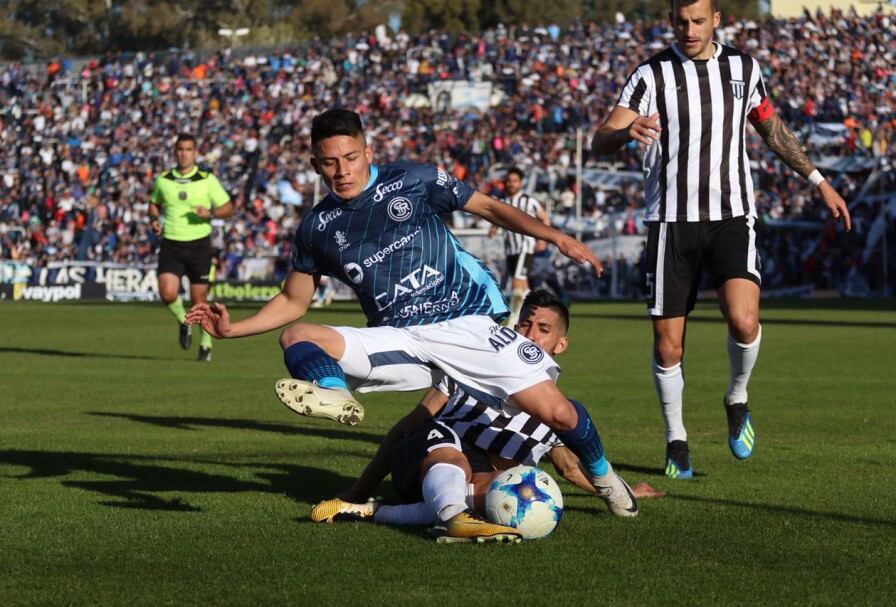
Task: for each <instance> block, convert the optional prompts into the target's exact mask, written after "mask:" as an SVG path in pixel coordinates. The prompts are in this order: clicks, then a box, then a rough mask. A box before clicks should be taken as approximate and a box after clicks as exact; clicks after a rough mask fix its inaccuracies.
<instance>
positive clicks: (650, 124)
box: [591, 105, 661, 155]
mask: <svg viewBox="0 0 896 607" xmlns="http://www.w3.org/2000/svg"><path fill="white" fill-rule="evenodd" d="M659 119H660V115H659V114H658V113H657V114H653V115H652V116H641V115H640V114H639V113H638V112H635V111H634V110H630V109H628V108H627V107H622V106H621V105H617V106H616V107H614V108H613V111H612V112H610V115H609V116H607V119H606V120H605V121H604V123H603V124H602V125H600V128H599V129H597V133H595V135H594V139H592V140H591V151H592V152H593V153H594V154H598V155H606V154H613V153H614V152H616V151H617V150H618V149H619V148H621V147H622V146H624V145H626V144H627V143H628V142H629V141H631V140H633V139H634V140H635V141H637V142H638V143H643V144H644V145H650V144H652V143H653V142H654V141H656V139H657V138H658V137H659V136H660V130H661V129H660V122H659Z"/></svg>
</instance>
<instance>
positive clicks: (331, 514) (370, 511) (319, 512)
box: [311, 497, 380, 523]
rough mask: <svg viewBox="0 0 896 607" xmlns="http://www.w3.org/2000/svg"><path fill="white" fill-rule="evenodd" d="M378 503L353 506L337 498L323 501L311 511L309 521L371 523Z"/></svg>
mask: <svg viewBox="0 0 896 607" xmlns="http://www.w3.org/2000/svg"><path fill="white" fill-rule="evenodd" d="M379 505H380V504H379V502H376V501H373V500H371V501H369V502H367V503H366V504H353V503H351V502H346V501H343V500H341V499H339V498H338V497H334V498H333V499H328V500H324V501H322V502H321V503H319V504H318V505H316V506H315V507H314V508H312V509H311V520H312V521H314V522H315V523H335V522H341V521H372V520H373V515H374V514H375V513H376V509H377V508H379Z"/></svg>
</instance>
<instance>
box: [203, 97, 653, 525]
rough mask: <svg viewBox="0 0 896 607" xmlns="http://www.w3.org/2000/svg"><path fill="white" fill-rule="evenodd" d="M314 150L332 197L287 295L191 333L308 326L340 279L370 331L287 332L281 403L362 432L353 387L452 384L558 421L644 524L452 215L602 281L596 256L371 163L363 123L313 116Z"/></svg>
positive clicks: (540, 228) (311, 228)
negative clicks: (320, 298)
mask: <svg viewBox="0 0 896 607" xmlns="http://www.w3.org/2000/svg"><path fill="white" fill-rule="evenodd" d="M311 146H312V154H313V158H312V164H313V166H314V168H315V170H316V171H317V172H318V174H320V176H321V177H322V179H323V180H324V182H325V183H326V185H327V186H328V187H329V188H330V190H331V193H330V194H329V195H328V196H327V197H326V198H324V200H322V201H321V202H320V203H319V204H318V205H317V206H315V207H314V208H313V209H312V210H311V211H309V212H308V213H307V214H306V215H305V217H304V218H303V220H302V223H301V224H300V225H299V228H298V231H297V234H296V239H295V243H294V247H293V255H292V270H291V271H290V274H289V276H288V277H287V279H286V281H285V283H284V286H283V290H282V291H281V292H280V293H279V294H278V295H277V296H275V297H274V298H273V299H271V300H270V301H269V302H268V303H267V304H265V305H264V306H263V307H262V308H261V309H260V310H259V311H258V312H256V313H255V314H253V315H251V316H249V317H248V318H244V319H242V320H239V321H236V322H233V323H231V322H230V317H229V315H228V313H227V310H226V308H225V307H224V306H222V305H220V304H213V305H208V304H200V305H197V306H194V307H193V309H192V310H191V311H190V314H189V316H188V319H189V322H191V323H199V324H201V325H202V327H203V328H204V329H206V330H207V331H209V332H210V333H211V334H212V335H214V336H215V337H218V338H221V337H241V336H247V335H255V334H259V333H264V332H266V331H270V330H273V329H276V328H279V327H282V326H283V325H285V324H288V323H291V322H293V321H295V320H298V319H300V318H302V317H303V316H304V315H305V313H306V312H307V310H308V307H309V305H310V302H311V297H312V295H313V293H314V289H315V285H316V284H317V281H318V280H319V277H320V275H321V274H327V275H330V276H334V277H336V278H338V279H339V280H341V281H343V282H344V283H345V284H346V285H348V286H349V287H350V288H352V289H353V290H354V292H355V294H356V295H357V297H358V299H359V301H360V302H361V306H362V308H363V310H364V313H365V315H366V316H367V322H368V325H369V326H368V327H367V328H362V329H359V328H355V327H326V326H321V325H310V324H306V323H299V324H297V325H293V326H291V327H289V328H288V329H286V330H285V331H284V332H283V333H282V335H281V338H280V343H281V346H282V347H283V348H284V357H285V359H286V366H287V368H288V369H289V370H290V374H291V375H292V376H293V377H294V378H296V379H295V380H289V381H288V382H287V385H285V386H284V387H283V391H282V392H283V393H282V394H281V399H282V400H283V401H284V402H285V403H287V404H289V405H290V406H291V408H293V409H294V410H296V411H299V412H303V413H307V412H309V411H310V412H315V411H316V412H317V413H318V414H320V415H325V416H326V415H328V416H330V417H331V418H335V419H337V420H338V421H342V422H344V423H357V422H358V421H360V419H361V416H362V415H363V409H362V408H361V405H360V403H358V402H357V401H356V400H355V399H354V398H353V397H352V395H351V393H350V392H349V389H348V383H347V379H348V381H351V382H352V385H353V386H354V387H356V388H357V389H358V390H360V391H362V392H363V391H369V390H384V391H389V390H393V391H394V390H398V391H409V390H419V389H424V388H432V386H434V385H436V384H437V383H438V382H439V381H441V379H442V377H444V376H446V375H447V376H449V377H452V378H453V379H454V380H455V381H456V382H458V383H459V384H460V385H462V386H463V388H464V390H465V391H467V392H469V393H470V394H475V395H476V398H477V399H479V400H481V401H486V402H489V403H490V404H491V405H492V406H495V407H503V406H504V405H505V403H507V404H510V405H512V406H514V407H517V408H519V409H522V410H524V411H527V412H529V413H530V414H532V415H533V416H534V417H536V418H538V419H539V420H541V421H543V422H544V423H546V424H547V425H548V426H550V427H551V429H553V430H554V431H555V432H557V433H558V435H559V436H560V438H561V439H562V440H563V443H564V444H565V445H566V446H567V447H569V448H570V449H572V450H573V451H574V452H575V453H576V455H577V456H578V457H579V459H580V460H582V462H583V465H584V467H585V468H586V469H587V471H588V478H589V481H590V482H591V484H592V485H594V487H595V488H596V489H597V491H598V493H599V494H602V495H604V496H605V497H606V499H610V500H614V501H615V502H616V503H617V506H616V508H617V509H618V510H619V511H620V512H621V511H623V510H624V511H626V512H627V513H628V514H627V516H635V515H636V514H637V512H638V507H637V502H636V500H635V499H634V497H633V496H632V495H631V492H630V491H629V488H628V486H627V485H625V482H624V481H623V480H622V479H621V478H619V476H618V475H617V474H616V473H615V472H613V470H612V469H611V468H610V467H609V465H608V463H607V462H606V458H604V457H603V449H602V447H601V445H600V441H599V439H598V437H597V433H596V432H595V431H594V424H593V423H592V422H591V418H590V416H589V414H588V411H587V409H585V408H584V407H582V406H581V405H578V404H576V403H573V402H571V401H570V400H568V399H567V398H566V397H564V396H563V394H562V393H561V392H560V390H558V388H557V386H556V384H554V382H553V377H554V376H555V375H556V373H557V371H558V367H557V365H556V363H554V361H553V359H551V357H550V356H549V355H546V354H545V353H544V351H543V350H541V348H539V347H538V346H537V345H535V344H533V343H532V342H530V341H529V340H527V339H525V338H523V337H521V336H520V335H519V334H517V333H516V332H514V331H512V330H510V329H507V328H505V327H501V326H500V325H499V324H498V323H499V322H500V321H501V320H503V319H504V318H506V316H507V313H508V308H507V304H506V302H505V301H504V297H503V295H502V294H501V291H500V289H499V288H498V285H497V283H496V282H495V279H494V277H493V276H492V275H491V272H490V271H489V270H488V267H487V266H486V265H485V264H484V263H483V262H482V261H481V260H479V259H477V258H476V257H474V256H473V255H471V254H470V253H469V252H467V251H466V250H464V249H463V247H461V245H460V243H459V242H458V241H457V239H456V238H455V237H454V235H453V234H452V233H451V231H450V230H449V229H448V228H447V227H446V226H445V224H444V222H443V221H442V219H441V216H442V215H443V214H445V213H448V212H453V211H456V210H461V209H463V210H465V211H467V212H470V213H474V214H476V215H478V216H480V217H482V218H483V219H486V220H487V221H490V222H491V223H494V224H496V225H499V226H501V227H504V228H507V229H511V230H514V231H517V232H521V233H525V234H529V235H531V236H534V237H536V238H541V239H543V240H546V241H548V242H551V243H553V244H554V245H556V246H557V247H558V248H559V249H560V251H561V252H563V253H564V254H565V255H567V256H568V257H570V258H571V259H573V260H574V261H577V262H579V263H588V264H591V266H592V267H593V268H594V270H595V272H596V273H597V274H600V273H601V270H602V267H601V264H600V262H599V261H598V260H597V258H596V257H595V256H594V253H592V251H591V249H590V248H588V247H587V246H586V245H584V244H582V243H581V242H579V241H577V240H576V239H574V238H572V237H570V236H568V235H566V234H563V233H562V232H560V231H558V230H555V229H554V228H551V227H550V226H546V225H544V224H543V223H541V222H539V221H537V220H536V219H534V218H532V217H530V216H529V215H526V214H525V213H523V212H521V211H520V210H518V209H515V208H513V207H512V206H510V205H507V204H504V203H502V202H499V201H497V200H494V199H492V198H490V197H488V196H486V195H485V194H482V193H480V192H476V191H474V190H473V189H472V188H470V187H469V186H468V185H466V184H464V183H463V182H461V181H458V180H457V179H455V178H454V177H452V176H451V175H448V174H447V173H445V172H444V171H442V170H440V169H438V168H437V167H435V166H433V165H430V164H416V163H409V162H394V163H389V164H385V165H381V166H377V165H373V164H371V161H372V158H373V150H372V149H371V147H370V146H368V145H367V140H366V136H365V134H364V128H363V125H362V124H361V119H360V116H358V115H357V114H356V113H354V112H349V111H346V110H329V111H326V112H324V113H323V114H321V115H319V116H317V117H315V118H314V120H313V121H312V125H311ZM434 394H438V391H436V390H435V389H431V390H430V391H429V392H428V395H427V398H430V397H433V395H434ZM328 412H329V413H328Z"/></svg>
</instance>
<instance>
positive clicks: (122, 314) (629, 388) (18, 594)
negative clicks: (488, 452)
mask: <svg viewBox="0 0 896 607" xmlns="http://www.w3.org/2000/svg"><path fill="white" fill-rule="evenodd" d="M249 312H250V308H240V309H237V310H236V311H235V315H236V316H241V315H245V314H248V313H249ZM572 312H573V320H572V339H571V348H570V350H569V351H568V352H567V353H566V354H564V355H563V356H562V357H560V359H559V360H560V362H561V363H562V364H563V368H564V373H563V378H562V380H561V387H563V388H564V391H565V392H566V393H567V394H569V395H570V396H574V397H576V398H578V399H580V400H583V401H584V402H585V403H587V404H588V406H589V408H590V410H591V412H592V415H593V417H594V418H595V421H596V422H597V424H598V426H599V428H600V431H601V434H602V437H603V439H604V443H605V445H606V447H607V450H608V455H609V457H610V459H611V461H613V462H614V465H615V466H616V468H617V469H618V470H619V471H620V472H622V473H623V475H624V476H625V477H626V479H627V480H628V481H629V482H630V483H635V482H640V481H648V482H650V483H651V484H653V485H654V486H655V487H657V488H660V489H663V490H666V491H668V492H669V496H668V497H667V498H664V499H660V500H652V501H647V500H644V501H642V502H641V515H640V516H639V517H638V518H636V519H630V520H621V519H616V518H614V517H613V516H611V515H610V514H609V513H608V511H607V510H606V508H605V507H604V505H603V503H600V502H598V501H597V500H596V499H594V498H591V497H588V496H587V495H585V494H584V493H581V492H578V491H576V490H573V488H572V487H571V486H570V485H567V484H562V485H561V486H562V487H563V489H564V492H565V495H566V502H567V508H566V512H565V515H564V518H563V521H562V522H561V524H560V526H559V528H558V529H557V531H556V533H555V534H554V535H553V536H551V537H550V538H548V539H547V540H545V541H541V542H529V543H524V544H521V545H517V546H497V545H496V546H488V545H486V546H471V545H453V546H440V545H436V544H435V543H434V542H433V541H432V540H431V539H429V537H428V536H427V535H426V533H425V532H424V531H419V530H399V529H394V528H385V527H377V526H374V525H367V524H354V523H352V524H343V525H335V526H329V525H315V524H312V523H311V522H309V520H308V514H309V511H310V508H311V505H312V504H314V503H316V502H317V501H319V500H321V499H323V498H326V497H330V496H331V495H332V494H334V493H336V492H337V491H339V490H341V489H343V488H345V487H346V486H347V485H348V484H349V482H350V481H351V479H352V478H353V476H354V475H355V474H357V473H358V472H360V470H361V468H362V466H363V465H364V464H365V462H366V460H367V458H369V457H370V455H371V454H372V453H373V451H374V449H375V447H376V445H377V443H378V440H379V438H380V437H381V436H382V435H383V434H384V433H385V432H386V430H387V429H388V427H389V426H390V425H391V424H392V423H393V422H394V421H396V420H397V419H398V418H399V417H400V416H401V415H402V414H403V413H404V412H406V411H407V410H409V409H410V408H411V407H412V406H413V404H414V403H415V398H416V395H414V394H375V395H365V397H364V398H363V401H364V402H365V405H366V408H367V419H366V420H365V421H364V423H363V424H362V425H360V426H358V427H356V428H349V427H345V426H339V425H336V424H333V423H329V422H326V421H324V420H315V419H307V418H300V417H298V416H296V415H294V414H292V413H291V412H290V411H289V410H287V409H286V408H285V407H283V406H282V405H280V404H279V403H278V401H277V399H276V397H275V396H274V393H273V382H274V381H275V380H276V379H277V378H279V377H281V376H282V374H283V367H282V361H281V355H280V349H279V347H278V345H277V335H276V334H270V335H266V336H260V337H254V338H249V339H243V340H237V341H232V342H224V343H218V344H216V348H215V351H214V362H213V363H212V364H210V365H205V364H201V363H197V362H195V361H194V357H195V341H196V340H194V349H193V351H191V352H183V351H181V350H180V348H179V347H178V345H177V335H176V331H177V330H176V327H175V325H174V323H173V322H172V321H171V319H170V317H169V316H168V315H167V313H166V312H165V311H164V309H163V308H162V307H161V306H160V305H154V306H150V305H141V304H134V305H124V304H118V305H104V304H95V305H62V304H56V305H52V304H25V303H3V304H0V512H2V520H0V604H2V605H20V604H36V605H59V604H73V605H88V604H93V605H107V604H120V605H125V604H127V605H162V604H175V605H193V604H215V605H218V604H243V605H248V604H306V605H309V604H336V605H381V604H390V605H394V604H415V605H416V604H425V605H437V606H447V605H461V604H462V605H471V604H473V605H476V604H486V603H489V604H495V605H505V604H514V603H524V604H527V605H528V604H535V605H547V604H551V605H574V604H575V605H592V604H599V603H607V604H629V605H635V604H638V605H640V604H655V605H671V604H681V605H684V604H701V605H718V604H725V605H728V604H794V603H799V604H831V605H836V604H840V605H842V604H850V605H853V604H891V603H892V602H893V599H894V597H896V580H894V572H896V500H894V496H896V490H894V487H896V396H894V394H896V380H894V374H893V363H894V357H896V310H894V305H893V302H892V301H887V302H844V301H823V302H765V303H764V310H763V321H764V325H763V326H764V329H763V330H764V333H763V336H764V339H763V344H762V355H761V356H760V359H759V364H758V366H757V369H756V371H755V373H754V376H753V382H752V385H751V390H750V396H751V406H752V409H753V411H754V413H753V415H754V425H755V427H756V430H757V434H758V443H757V450H756V453H755V455H754V457H753V458H752V459H751V460H748V461H746V462H737V461H735V460H734V458H733V457H731V455H730V454H729V452H728V448H727V445H726V442H725V435H726V434H725V433H726V427H725V416H724V412H723V411H722V408H721V404H720V400H721V396H722V393H723V391H724V389H725V386H726V383H727V359H726V357H725V347H724V345H725V329H724V325H723V324H722V323H721V322H720V320H719V315H718V312H717V311H716V309H715V308H714V307H713V306H712V305H710V304H702V305H701V306H700V307H699V308H698V310H697V311H696V313H695V314H694V315H693V317H692V319H691V323H690V328H689V332H688V357H687V382H688V383H687V389H686V393H685V421H686V423H687V424H688V429H689V440H690V445H691V450H692V457H693V462H694V468H695V471H696V472H697V474H698V476H697V477H696V478H695V479H694V480H692V481H671V480H667V479H665V478H664V477H663V476H662V471H661V468H662V463H663V431H662V422H661V418H660V415H659V409H658V405H657V404H656V400H655V396H654V391H653V384H652V381H651V377H650V374H649V363H650V356H649V348H650V330H649V324H648V322H647V321H646V319H645V317H644V313H643V307H642V305H641V304H576V305H574V306H573V309H572ZM308 319H309V320H312V321H319V322H325V323H331V324H354V325H360V324H361V321H362V319H361V316H360V314H359V313H358V312H356V308H355V307H354V306H352V305H349V304H338V305H334V306H332V307H331V308H329V309H326V310H323V311H317V310H315V311H314V312H313V313H312V314H311V315H310V316H309V317H308ZM384 494H385V495H389V489H388V486H386V487H385V489H384Z"/></svg>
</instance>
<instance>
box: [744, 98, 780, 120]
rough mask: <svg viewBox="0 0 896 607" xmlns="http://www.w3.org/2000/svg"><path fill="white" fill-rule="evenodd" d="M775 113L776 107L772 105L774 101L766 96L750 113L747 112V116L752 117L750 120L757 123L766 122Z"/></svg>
mask: <svg viewBox="0 0 896 607" xmlns="http://www.w3.org/2000/svg"><path fill="white" fill-rule="evenodd" d="M774 115H775V108H773V107H772V102H771V101H769V100H768V97H766V98H765V99H763V100H762V103H760V104H759V105H758V106H756V107H755V108H753V109H752V110H751V111H750V113H749V114H747V118H749V119H750V122H752V123H753V124H756V123H757V122H765V121H766V120H768V119H769V118H771V117H772V116H774Z"/></svg>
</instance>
